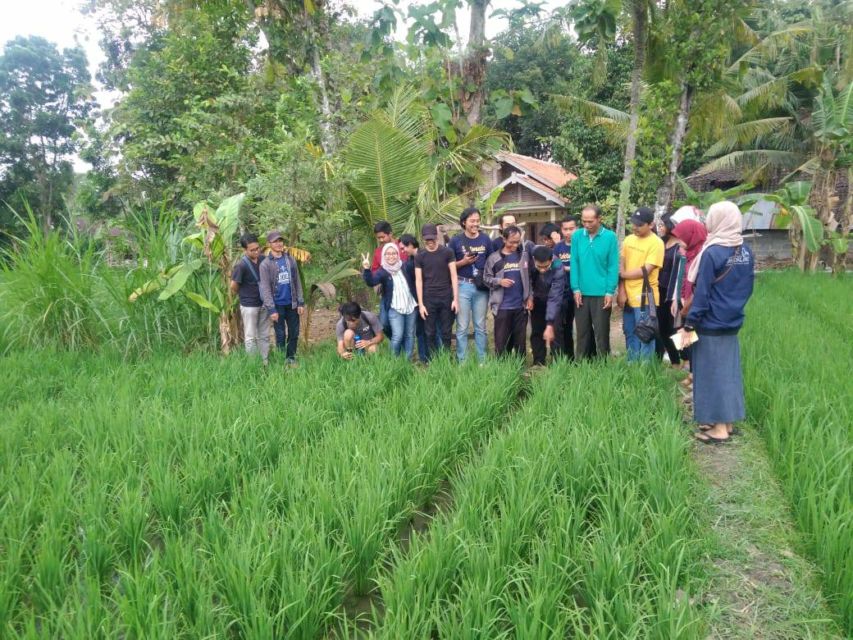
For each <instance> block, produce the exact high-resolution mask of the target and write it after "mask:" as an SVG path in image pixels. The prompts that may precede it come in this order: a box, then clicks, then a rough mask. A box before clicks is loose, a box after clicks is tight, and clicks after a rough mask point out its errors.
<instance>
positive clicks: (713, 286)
mask: <svg viewBox="0 0 853 640" xmlns="http://www.w3.org/2000/svg"><path fill="white" fill-rule="evenodd" d="M742 220H743V216H742V215H741V212H740V209H738V207H737V205H736V204H735V203H733V202H728V201H723V202H718V203H717V204H715V205H712V206H711V208H710V209H708V216H707V218H706V219H705V225H706V226H707V228H708V238H707V239H706V240H705V244H704V245H703V246H702V250H701V252H700V253H699V255H698V256H697V257H696V260H694V261H693V263H692V264H691V265H690V269H689V271H688V273H687V279H688V280H689V281H690V282H692V283H694V288H693V304H692V305H691V307H690V311H689V312H688V313H687V318H686V320H685V323H684V327H683V328H682V329H681V331H682V332H690V331H694V330H695V331H696V333H697V335H698V336H699V340H698V342H696V343H695V344H694V345H693V356H692V357H693V417H694V419H695V420H696V422H698V423H699V430H698V431H697V432H696V434H695V437H696V439H697V440H699V441H700V442H702V443H705V444H719V443H723V442H728V440H729V438H730V437H731V435H732V432H733V423H734V422H736V421H738V420H743V419H745V418H746V404H745V402H744V394H743V374H742V371H741V364H740V344H739V343H738V336H737V334H738V331H740V328H741V326H743V321H744V317H745V314H744V308H745V307H746V303H747V301H748V300H749V298H750V296H751V295H752V288H753V284H754V281H755V260H754V257H753V255H752V252H751V251H750V250H749V248H748V247H747V246H746V245H745V244H744V242H743V236H742V235H741V224H742Z"/></svg>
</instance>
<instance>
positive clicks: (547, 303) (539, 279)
mask: <svg viewBox="0 0 853 640" xmlns="http://www.w3.org/2000/svg"><path fill="white" fill-rule="evenodd" d="M565 288H566V276H565V275H564V272H563V263H562V262H560V259H559V258H556V257H554V255H553V253H552V249H551V248H550V247H547V246H545V245H538V246H537V247H535V248H534V249H533V264H532V265H531V267H530V289H531V291H532V293H533V309H532V310H531V312H530V346H531V348H532V349H533V364H534V366H535V365H544V364H545V358H546V356H547V350H548V348H549V347H550V348H551V350H552V353H551V355H552V356H553V355H554V338H555V332H554V325H555V324H557V323H558V322H559V321H560V307H561V306H562V304H563V296H564V291H565Z"/></svg>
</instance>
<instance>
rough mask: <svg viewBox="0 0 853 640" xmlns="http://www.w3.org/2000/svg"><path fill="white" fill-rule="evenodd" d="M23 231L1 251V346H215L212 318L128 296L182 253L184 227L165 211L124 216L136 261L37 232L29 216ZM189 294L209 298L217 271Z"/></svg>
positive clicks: (196, 280) (132, 349)
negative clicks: (110, 258)
mask: <svg viewBox="0 0 853 640" xmlns="http://www.w3.org/2000/svg"><path fill="white" fill-rule="evenodd" d="M21 222H22V225H23V227H24V230H25V233H24V234H23V235H22V237H20V238H15V239H14V241H13V242H12V243H11V244H10V245H9V246H8V247H6V248H4V249H3V250H2V254H0V348H2V350H3V351H7V350H9V349H25V348H34V349H42V348H47V347H51V348H58V349H71V350H82V349H87V348H93V347H101V346H106V347H110V348H113V349H118V350H119V351H120V352H122V353H124V354H133V355H138V354H144V353H150V352H152V351H155V350H158V349H163V348H165V349H181V350H184V351H188V350H190V349H192V348H198V347H213V346H215V345H216V341H217V322H216V318H215V317H214V316H213V315H212V314H211V313H210V312H208V311H207V310H205V309H203V308H201V307H200V306H199V305H197V304H196V303H194V302H192V301H190V300H189V299H187V298H186V297H184V296H173V297H172V298H170V299H168V300H165V301H161V300H157V297H156V296H142V297H139V298H138V299H135V300H134V301H132V300H131V296H132V294H133V292H134V291H136V290H137V289H138V288H139V287H141V286H143V285H144V284H145V283H147V282H149V281H151V280H152V279H155V278H157V277H158V275H159V274H161V273H163V272H164V271H165V270H166V269H167V268H168V267H170V266H171V265H173V264H174V263H175V261H177V260H178V259H179V258H180V257H181V256H182V255H185V253H186V252H187V251H188V248H187V247H186V246H184V245H183V244H182V242H181V241H182V238H183V223H182V222H181V221H180V219H179V218H177V217H176V216H174V215H171V214H169V213H168V212H161V213H160V214H159V216H157V220H156V222H155V220H154V218H153V217H152V213H151V212H150V211H148V212H144V213H140V212H137V213H129V214H128V217H127V225H126V226H127V232H128V233H129V234H130V237H131V238H132V242H133V245H134V246H133V251H134V253H135V254H136V256H137V257H136V258H135V259H134V260H128V261H127V262H126V264H120V265H110V264H108V263H107V262H106V260H105V259H104V253H103V250H102V249H101V248H99V247H98V245H97V244H96V242H95V241H94V240H93V239H91V238H86V237H83V236H81V235H80V234H77V233H76V232H75V231H74V228H73V225H72V226H71V227H70V230H69V231H62V230H48V231H45V230H43V229H42V228H41V226H40V225H39V224H38V222H37V221H36V220H35V217H34V216H33V214H32V212H31V211H29V209H28V210H27V217H25V218H24V217H21ZM191 284H192V287H193V290H194V291H197V292H202V293H208V294H209V293H210V291H211V290H212V289H213V288H214V287H218V286H220V282H219V280H218V277H217V275H216V274H214V273H211V272H208V271H205V270H199V271H198V272H197V273H196V274H194V276H193V282H192V283H191Z"/></svg>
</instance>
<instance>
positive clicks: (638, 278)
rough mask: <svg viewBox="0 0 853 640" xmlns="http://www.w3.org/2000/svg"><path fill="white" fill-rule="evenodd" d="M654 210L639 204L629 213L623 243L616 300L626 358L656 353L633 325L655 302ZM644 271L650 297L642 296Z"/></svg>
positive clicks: (659, 259) (657, 247)
mask: <svg viewBox="0 0 853 640" xmlns="http://www.w3.org/2000/svg"><path fill="white" fill-rule="evenodd" d="M654 221H655V214H654V211H652V210H651V209H650V208H648V207H640V208H639V209H637V210H636V211H635V212H634V213H633V214H632V215H631V227H632V231H633V233H632V234H631V235H630V236H628V237H627V238H625V241H624V242H623V243H622V251H621V256H620V257H621V262H620V265H619V278H620V283H619V295H618V297H617V303H618V304H619V306H620V307H622V308H623V313H622V329H623V331H624V332H625V346H626V347H627V349H628V360H650V359H651V358H652V356H653V355H654V353H655V342H654V340H652V341H650V342H648V343H645V344H644V343H643V342H642V341H641V340H640V339H639V338H638V337H637V336H636V335H634V328H635V327H636V326H637V323H638V322H640V320H642V319H644V318H646V317H648V315H649V305H650V304H653V305H655V306H657V303H658V272H659V271H660V268H661V266H663V254H664V245H663V240H661V239H660V238H658V237H657V235H655V234H654V233H653V232H652V224H653V223H654ZM643 272H645V273H646V274H647V276H648V280H649V285H650V286H651V289H652V296H653V300H643Z"/></svg>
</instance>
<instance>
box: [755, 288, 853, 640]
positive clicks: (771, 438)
mask: <svg viewBox="0 0 853 640" xmlns="http://www.w3.org/2000/svg"><path fill="white" fill-rule="evenodd" d="M747 314H748V317H749V321H748V322H747V323H746V325H745V329H744V332H743V336H742V341H741V343H742V345H743V350H744V369H745V374H744V378H745V379H744V383H745V387H746V399H747V405H748V413H749V415H750V416H751V419H752V420H753V421H754V423H755V425H756V428H757V429H758V430H759V432H760V433H761V435H762V436H763V438H764V440H765V442H766V443H767V447H768V449H769V452H770V455H771V457H772V459H773V462H774V466H775V470H776V472H777V473H778V475H779V477H780V479H781V481H782V484H783V487H784V490H785V493H786V495H787V497H788V499H789V500H790V501H791V506H792V509H793V513H794V516H795V518H796V521H797V524H798V526H799V528H800V529H801V530H802V531H803V532H804V533H805V534H806V540H807V546H808V549H807V551H808V552H810V554H811V555H812V557H814V558H815V559H816V560H817V562H818V564H819V566H820V567H821V569H822V573H823V584H824V592H825V594H826V596H827V597H828V599H829V600H830V603H831V605H833V608H834V610H835V611H836V612H837V613H838V615H839V618H840V621H841V623H842V625H843V626H844V628H845V629H846V631H847V632H848V633H850V634H853V429H851V425H853V411H851V407H853V378H851V376H850V363H851V362H853V326H851V324H850V321H851V319H853V285H851V283H850V282H849V281H847V280H843V279H842V280H833V279H830V278H828V277H823V276H809V275H802V274H796V273H791V272H788V273H783V274H776V273H768V274H764V275H762V276H761V278H760V280H759V281H758V286H757V288H756V295H755V296H754V298H753V300H752V301H751V302H750V304H749V307H748V308H747Z"/></svg>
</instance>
